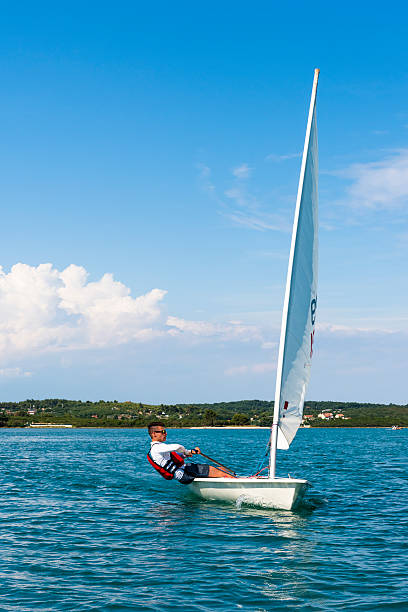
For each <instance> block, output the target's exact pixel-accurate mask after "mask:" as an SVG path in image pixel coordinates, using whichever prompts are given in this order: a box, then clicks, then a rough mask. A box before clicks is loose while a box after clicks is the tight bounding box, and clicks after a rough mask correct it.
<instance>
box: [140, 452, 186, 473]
mask: <svg viewBox="0 0 408 612" xmlns="http://www.w3.org/2000/svg"><path fill="white" fill-rule="evenodd" d="M147 460H148V462H149V463H150V465H151V466H152V467H154V469H155V470H157V471H158V472H159V474H160V476H163V478H165V479H166V480H172V479H173V478H174V472H175V471H176V470H177V468H179V467H180V466H181V465H183V464H184V459H183V457H182V456H181V455H179V454H178V453H175V452H174V451H172V452H171V453H170V459H168V460H167V461H166V463H164V464H163V465H159V464H158V463H156V462H155V461H154V459H153V457H152V456H151V454H150V451H149V452H148V453H147Z"/></svg>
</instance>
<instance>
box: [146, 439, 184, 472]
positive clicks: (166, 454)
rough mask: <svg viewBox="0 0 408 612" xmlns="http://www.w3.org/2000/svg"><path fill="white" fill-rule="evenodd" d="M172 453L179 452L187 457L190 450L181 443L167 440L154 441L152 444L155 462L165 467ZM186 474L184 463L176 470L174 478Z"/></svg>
mask: <svg viewBox="0 0 408 612" xmlns="http://www.w3.org/2000/svg"><path fill="white" fill-rule="evenodd" d="M170 453H178V454H179V455H181V456H182V457H187V453H190V451H188V450H186V449H185V448H184V446H181V445H180V444H166V443H165V442H158V441H152V442H151V446H150V455H151V456H152V459H153V461H154V462H155V463H157V464H158V465H160V466H161V467H163V466H164V465H165V464H166V463H167V461H168V460H169V459H171V457H170ZM183 474H184V465H181V466H180V467H179V468H177V470H176V471H175V472H174V478H176V479H177V480H180V479H181V478H182V477H183Z"/></svg>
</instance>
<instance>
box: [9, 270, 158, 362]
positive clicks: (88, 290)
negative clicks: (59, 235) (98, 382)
mask: <svg viewBox="0 0 408 612" xmlns="http://www.w3.org/2000/svg"><path fill="white" fill-rule="evenodd" d="M165 294H166V291H163V290H161V289H153V290H152V291H150V292H148V293H146V294H145V295H142V296H139V297H136V298H132V297H131V296H130V290H129V289H128V288H127V287H126V286H125V285H123V284H122V283H120V282H118V281H115V280H114V279H113V276H112V275H111V274H105V275H104V276H103V277H102V278H101V279H100V280H98V281H95V282H89V281H88V274H87V272H86V270H85V269H84V268H83V267H81V266H75V265H70V266H68V267H67V268H66V269H65V270H63V271H59V270H57V269H56V268H54V267H53V266H52V264H41V265H39V266H37V267H34V266H29V265H26V264H23V263H18V264H16V265H14V266H13V267H12V268H11V270H10V272H9V273H6V272H5V271H4V270H3V269H2V268H1V267H0V358H3V359H4V358H6V357H7V358H10V357H13V356H15V355H19V354H27V353H35V352H42V351H50V350H63V349H81V348H91V347H103V346H108V345H110V346H112V345H117V344H122V343H125V342H129V341H130V340H138V341H141V340H146V339H148V338H151V337H154V336H155V335H157V334H160V333H164V332H163V327H164V318H163V316H162V312H161V308H160V303H161V301H162V299H163V297H164V296H165Z"/></svg>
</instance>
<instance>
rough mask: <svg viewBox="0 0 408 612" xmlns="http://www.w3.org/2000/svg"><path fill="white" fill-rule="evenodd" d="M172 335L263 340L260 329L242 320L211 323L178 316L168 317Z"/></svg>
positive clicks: (245, 340)
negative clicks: (188, 319)
mask: <svg viewBox="0 0 408 612" xmlns="http://www.w3.org/2000/svg"><path fill="white" fill-rule="evenodd" d="M167 325H168V326H169V327H170V328H171V330H170V333H171V335H179V334H182V333H184V334H190V335H192V336H199V337H202V338H210V337H213V338H214V337H218V338H220V339H221V340H240V341H243V342H247V341H251V340H256V341H260V342H262V335H261V332H260V330H259V329H258V328H257V327H256V326H254V325H245V324H243V323H241V322H240V321H229V322H228V323H209V322H207V321H187V320H185V319H180V318H178V317H173V316H170V317H168V318H167Z"/></svg>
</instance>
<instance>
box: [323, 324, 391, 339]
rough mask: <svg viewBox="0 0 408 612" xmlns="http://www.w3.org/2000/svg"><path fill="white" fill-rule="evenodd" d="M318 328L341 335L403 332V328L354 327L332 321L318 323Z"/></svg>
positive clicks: (324, 331)
mask: <svg viewBox="0 0 408 612" xmlns="http://www.w3.org/2000/svg"><path fill="white" fill-rule="evenodd" d="M317 330H318V331H319V332H323V333H328V334H337V335H339V336H370V335H375V334H383V335H384V334H394V333H401V330H399V331H398V332H396V331H395V330H392V329H388V328H378V327H352V326H347V325H333V324H331V323H318V324H317Z"/></svg>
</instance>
